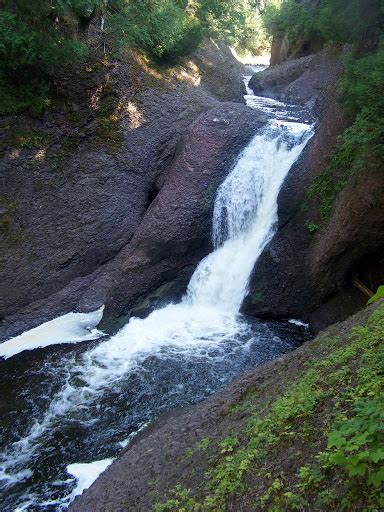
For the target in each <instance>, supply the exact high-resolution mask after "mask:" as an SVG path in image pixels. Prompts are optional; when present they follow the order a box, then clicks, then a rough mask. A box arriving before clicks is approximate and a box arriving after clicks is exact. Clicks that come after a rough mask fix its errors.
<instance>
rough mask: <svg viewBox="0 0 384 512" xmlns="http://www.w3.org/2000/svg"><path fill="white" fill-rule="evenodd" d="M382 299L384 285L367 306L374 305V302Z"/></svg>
mask: <svg viewBox="0 0 384 512" xmlns="http://www.w3.org/2000/svg"><path fill="white" fill-rule="evenodd" d="M382 297H384V285H381V286H379V287H378V289H377V291H376V293H375V295H373V296H372V297H371V298H370V299H369V301H368V302H367V305H369V304H373V303H374V302H376V301H377V300H379V299H381V298H382Z"/></svg>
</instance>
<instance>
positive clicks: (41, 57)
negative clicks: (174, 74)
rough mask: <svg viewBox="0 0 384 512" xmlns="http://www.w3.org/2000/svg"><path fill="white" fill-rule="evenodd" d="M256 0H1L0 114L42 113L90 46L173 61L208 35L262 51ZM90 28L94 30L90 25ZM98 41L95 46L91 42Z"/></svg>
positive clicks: (118, 52) (101, 49) (82, 60)
mask: <svg viewBox="0 0 384 512" xmlns="http://www.w3.org/2000/svg"><path fill="white" fill-rule="evenodd" d="M258 4H259V2H258V1H255V0H224V1H222V0H220V1H219V0H200V1H199V2H197V1H194V0H192V1H191V0H189V1H188V0H36V1H34V2H25V1H24V0H2V1H1V2H0V5H1V7H2V11H1V13H0V41H1V42H0V115H1V114H6V113H15V112H19V111H22V110H30V111H31V112H32V113H34V114H36V115H39V114H40V113H41V112H42V111H43V110H44V109H45V108H46V107H47V106H49V104H50V102H51V96H52V95H51V94H50V90H51V89H52V85H53V84H54V83H55V82H56V81H57V80H58V79H60V78H62V77H65V76H68V71H69V69H70V68H71V67H73V66H76V65H79V64H81V63H82V62H84V61H85V60H86V59H87V58H88V56H89V54H90V53H91V50H90V48H92V52H93V53H94V52H95V50H94V48H95V46H98V48H99V50H98V51H99V52H106V53H112V54H113V55H114V56H115V57H117V56H119V55H120V56H121V55H122V54H123V53H124V51H125V50H126V49H127V48H133V49H136V50H139V51H142V52H144V53H145V54H146V55H147V56H148V57H149V58H151V59H155V60H157V61H161V62H167V63H172V62H174V61H175V60H176V59H177V58H178V57H179V56H183V55H186V54H188V53H190V52H191V51H193V50H195V49H196V47H197V46H198V45H199V44H200V42H201V41H202V39H203V38H204V37H208V36H213V37H215V38H218V39H221V40H224V41H225V42H227V43H229V44H231V45H234V46H236V47H238V48H239V49H245V48H251V49H253V50H254V51H260V50H262V49H264V48H266V41H267V38H266V36H265V33H264V32H263V29H262V26H261V21H260V16H259V10H258ZM91 27H93V31H90V28H91ZM95 38H96V39H97V44H96V45H95Z"/></svg>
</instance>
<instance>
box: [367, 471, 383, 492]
mask: <svg viewBox="0 0 384 512" xmlns="http://www.w3.org/2000/svg"><path fill="white" fill-rule="evenodd" d="M367 482H368V484H369V485H373V486H374V487H376V489H378V488H379V487H380V485H381V483H382V482H384V469H379V471H375V472H374V473H372V474H370V475H369V477H368V480H367Z"/></svg>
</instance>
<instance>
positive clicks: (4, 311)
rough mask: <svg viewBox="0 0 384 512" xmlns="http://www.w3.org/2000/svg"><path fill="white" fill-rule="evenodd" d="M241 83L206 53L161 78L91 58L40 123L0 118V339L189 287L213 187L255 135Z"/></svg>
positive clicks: (133, 59)
mask: <svg viewBox="0 0 384 512" xmlns="http://www.w3.org/2000/svg"><path fill="white" fill-rule="evenodd" d="M241 71H242V68H241V65H240V64H239V63H238V62H237V61H235V59H233V57H232V55H231V54H230V52H229V50H228V49H227V48H225V47H222V46H218V45H216V44H215V43H214V42H209V43H207V44H206V46H205V47H204V48H202V49H200V50H199V52H198V53H197V54H196V55H195V56H192V57H191V58H190V59H189V60H186V61H185V62H184V63H183V65H180V66H178V67H176V68H174V69H172V70H164V69H160V70H156V69H153V68H149V67H148V66H147V64H146V63H145V62H144V61H143V60H142V59H141V58H140V57H139V56H137V55H135V54H131V55H130V57H129V59H128V61H127V62H112V63H111V62H107V61H100V60H95V62H93V63H92V64H90V65H89V66H87V68H86V69H85V70H78V72H77V73H76V74H75V75H74V76H73V77H71V78H68V80H67V81H66V82H63V83H61V84H58V87H57V89H58V96H57V97H56V98H54V99H53V101H52V107H51V108H50V109H48V111H47V112H46V113H45V114H44V115H43V116H42V117H41V118H38V119H36V118H33V117H31V116H28V115H20V116H15V117H14V118H10V117H7V118H2V119H1V125H2V130H1V133H2V137H1V141H0V142H1V147H2V149H3V150H4V153H3V157H2V158H1V162H0V176H1V183H2V190H1V196H0V282H1V283H2V286H1V293H0V319H1V320H2V321H1V323H0V326H1V328H0V331H1V334H0V339H1V338H6V337H7V336H9V335H11V334H14V333H15V332H20V331H22V330H24V329H26V328H29V327H31V326H33V325H36V324H37V323H40V322H41V321H43V320H46V319H48V318H51V317H54V316H56V315H58V314H61V313H64V312H67V311H69V310H73V309H78V308H81V309H85V310H87V309H89V308H93V307H95V306H96V305H98V304H100V303H101V302H104V301H106V302H107V311H109V313H110V314H112V313H113V315H114V316H116V315H119V314H120V313H121V312H122V311H123V310H124V311H125V312H126V311H129V309H130V308H131V307H133V306H134V303H135V300H136V299H139V298H140V299H141V298H143V297H144V296H145V294H146V293H148V292H150V291H153V290H155V289H156V288H157V287H158V286H160V285H162V284H163V283H164V282H165V281H167V280H172V279H173V278H175V276H176V275H179V277H180V278H181V280H182V281H184V282H185V281H186V279H187V278H188V276H189V275H190V274H191V272H192V265H193V264H194V263H195V262H196V261H197V260H198V259H199V258H200V257H202V256H203V255H204V254H205V252H206V251H207V250H208V247H209V238H210V227H209V225H208V224H209V219H210V215H209V213H207V212H209V209H210V208H211V205H212V198H213V196H214V192H215V187H216V186H217V185H218V183H219V181H220V179H222V178H223V176H224V175H225V173H226V171H227V170H228V168H229V166H230V165H231V163H232V161H233V159H234V158H235V156H236V154H237V152H238V151H239V149H240V148H241V147H242V146H243V145H245V144H246V143H247V140H248V139H249V137H250V136H251V134H252V133H253V131H254V130H255V129H257V127H258V126H260V125H261V124H262V123H263V119H262V116H261V117H260V116H257V114H256V113H254V112H252V111H251V110H249V109H248V108H247V107H245V106H244V105H241V104H240V103H242V102H243V93H244V86H243V83H242V80H241ZM60 90H61V91H62V93H61V94H60ZM219 100H221V101H222V100H232V101H236V102H238V103H237V104H236V103H225V104H221V103H220V101H219ZM178 187H179V188H178ZM120 273H121V280H120V277H119V274H120Z"/></svg>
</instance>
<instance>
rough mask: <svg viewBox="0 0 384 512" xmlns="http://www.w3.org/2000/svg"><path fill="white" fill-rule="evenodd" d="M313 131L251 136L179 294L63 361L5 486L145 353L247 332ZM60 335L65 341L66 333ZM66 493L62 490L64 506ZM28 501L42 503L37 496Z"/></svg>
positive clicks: (0, 460)
mask: <svg viewBox="0 0 384 512" xmlns="http://www.w3.org/2000/svg"><path fill="white" fill-rule="evenodd" d="M268 108H269V106H268ZM311 133H312V131H311V127H310V126H309V125H308V124H300V123H297V122H290V121H282V120H280V121H279V120H277V121H276V120H273V121H271V122H270V123H269V124H268V126H267V127H266V128H265V129H264V130H263V131H262V132H261V133H257V134H256V135H255V136H254V137H253V139H252V140H251V142H250V143H249V144H248V146H247V147H246V148H245V149H244V150H243V151H242V153H241V154H240V156H239V157H238V160H237V162H236V163H235V165H234V166H233V168H232V170H231V171H230V173H229V175H228V177H227V178H226V179H225V181H224V182H223V183H222V184H221V186H220V187H219V189H218V191H217V195H216V199H215V204H214V212H213V221H212V239H213V246H214V250H213V252H212V253H211V254H209V255H208V256H207V257H206V258H204V259H203V260H202V261H201V263H200V264H199V265H198V267H197V268H196V270H195V272H194V274H193V276H192V278H191V280H190V283H189V285H188V289H187V292H186V294H185V296H184V298H183V299H182V300H181V301H180V302H179V303H178V304H170V305H168V306H166V307H164V308H162V309H158V310H156V311H154V312H152V313H151V314H150V315H149V316H148V317H147V318H145V319H139V318H132V319H131V320H130V321H129V323H128V324H127V325H126V326H124V327H123V328H122V329H121V330H120V331H119V332H118V333H117V334H116V335H114V336H112V337H110V338H108V339H104V340H102V341H100V342H99V343H98V344H97V345H96V346H94V347H93V348H90V349H88V350H86V351H85V352H84V353H82V354H81V356H80V357H78V358H72V359H67V360H66V361H65V371H64V375H65V376H64V378H63V383H62V386H61V389H59V390H58V391H56V392H55V394H54V396H53V398H52V399H51V400H50V402H49V405H48V406H47V408H46V409H45V412H44V413H43V414H40V416H37V417H35V419H34V420H33V421H32V422H31V424H30V427H29V429H28V431H27V432H26V433H25V435H24V437H22V438H21V439H20V440H19V441H17V442H15V443H13V444H12V445H10V447H9V449H7V451H6V452H4V453H3V454H1V455H0V484H1V482H2V484H3V486H4V487H5V488H7V487H12V486H13V485H15V484H16V483H20V482H22V481H23V480H25V479H28V478H31V470H30V469H29V468H30V465H33V464H32V462H34V461H36V460H38V452H39V449H41V443H42V440H44V438H45V436H47V434H48V433H49V434H50V435H52V432H54V431H55V429H58V430H59V429H60V428H61V427H60V425H61V423H60V422H61V421H62V422H64V421H65V420H67V419H68V418H71V421H74V420H77V421H80V422H84V423H87V422H88V424H92V422H95V421H98V417H97V415H98V414H99V411H98V406H97V404H98V401H99V400H100V399H101V397H102V396H103V393H105V392H106V390H111V389H112V390H113V389H114V388H115V387H116V386H117V385H118V383H119V382H120V381H122V379H123V378H126V376H127V375H128V374H129V373H130V372H132V371H134V370H135V368H137V367H138V366H139V365H140V364H142V363H143V361H145V360H146V358H148V356H149V355H150V356H151V357H152V356H155V355H157V356H159V357H161V355H162V354H163V353H164V351H167V353H172V354H183V355H184V356H185V355H186V354H187V355H188V357H191V358H193V357H201V356H203V355H204V354H206V353H207V350H208V349H209V350H212V349H214V350H218V351H219V352H220V347H221V346H223V344H225V343H227V342H228V340H233V339H236V338H239V337H241V336H244V334H246V333H248V332H249V330H250V327H249V324H248V323H247V322H246V321H245V320H244V319H243V317H242V316H241V315H240V314H239V310H240V307H241V303H242V301H243V299H244V297H245V295H246V293H247V287H248V281H249V277H250V275H251V272H252V269H253V267H254V264H255V262H256V260H257V258H258V257H259V256H260V254H261V253H262V251H263V249H264V248H265V246H266V244H267V243H268V242H269V241H270V240H271V238H272V236H273V234H274V231H275V227H276V221H277V197H278V194H279V190H280V188H281V186H282V184H283V182H284V179H285V177H286V175H287V173H288V171H289V169H290V168H291V166H292V164H293V163H294V162H295V160H296V159H297V158H298V157H299V155H300V153H301V151H302V150H303V148H304V146H305V144H306V143H307V141H308V139H309V138H310V136H311ZM72 320H73V317H71V318H70V321H72ZM68 321H69V320H68V319H66V322H68ZM82 321H83V322H84V319H82ZM52 325H53V326H54V325H57V324H55V323H53V324H52ZM59 325H62V326H63V325H66V323H65V322H61V323H60V324H59ZM73 328H74V327H73V325H71V329H72V330H73ZM51 329H52V326H50V331H49V332H50V333H51ZM38 332H39V331H38V330H37V333H38ZM60 338H61V339H66V336H65V333H63V332H62V333H61V335H60ZM23 339H24V338H23ZM21 341H23V340H21ZM11 342H12V340H10V341H9V342H7V343H8V346H7V347H8V348H7V350H9V345H10V344H11ZM37 346H41V345H37ZM0 348H1V347H0ZM0 354H1V352H0ZM95 404H96V405H95ZM76 467H77V466H76ZM72 494H73V493H72ZM72 494H71V495H72ZM68 499H69V498H68V495H67V498H65V499H64V500H62V501H61V502H60V503H61V505H65V504H68ZM31 500H32V501H31V503H34V504H36V503H37V502H38V503H40V505H41V503H42V502H41V501H38V498H36V497H33V498H31ZM36 500H37V501H36ZM61 505H60V506H61Z"/></svg>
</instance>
